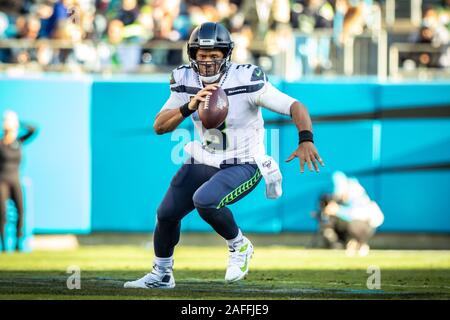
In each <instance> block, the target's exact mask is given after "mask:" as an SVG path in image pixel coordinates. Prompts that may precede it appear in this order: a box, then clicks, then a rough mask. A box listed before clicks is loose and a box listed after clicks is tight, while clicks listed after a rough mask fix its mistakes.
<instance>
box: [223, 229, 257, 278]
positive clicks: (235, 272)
mask: <svg viewBox="0 0 450 320" xmlns="http://www.w3.org/2000/svg"><path fill="white" fill-rule="evenodd" d="M243 238H244V240H243V241H242V243H241V244H239V245H238V246H236V247H235V248H233V249H232V250H233V251H232V250H230V255H229V261H228V268H227V272H226V273H225V281H227V282H235V281H239V280H241V279H243V278H244V277H245V276H246V275H247V273H248V265H249V262H250V258H251V257H252V255H253V245H252V243H251V242H250V240H248V239H247V238H246V237H243Z"/></svg>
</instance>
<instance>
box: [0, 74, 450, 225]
mask: <svg viewBox="0 0 450 320" xmlns="http://www.w3.org/2000/svg"><path fill="white" fill-rule="evenodd" d="M271 81H272V82H274V83H275V84H276V85H277V86H278V87H279V88H280V89H282V90H283V91H284V92H286V93H287V94H289V95H292V96H293V97H295V98H297V99H299V100H300V101H302V102H303V103H305V105H306V106H307V107H308V109H309V111H310V113H311V115H312V116H313V117H314V118H315V119H318V121H316V122H315V123H314V132H315V140H316V145H317V147H318V149H319V151H320V153H321V155H322V157H323V158H324V160H325V163H326V166H325V167H324V168H321V172H320V174H317V173H311V172H309V170H305V173H304V174H300V173H299V171H300V169H299V163H298V161H292V162H291V163H285V162H284V160H285V159H286V158H287V157H288V156H289V154H290V153H291V152H292V151H293V150H294V149H295V147H296V143H297V133H296V128H295V127H294V126H293V125H292V124H289V123H288V121H289V118H288V117H284V116H281V115H278V114H275V113H272V112H269V111H266V110H264V111H263V114H264V118H265V121H266V129H276V130H273V131H272V130H268V136H267V140H268V144H269V146H270V148H269V150H270V149H271V147H272V145H271V142H270V139H271V138H273V137H272V136H271V135H272V134H273V135H279V138H280V145H279V159H278V160H279V163H280V166H281V169H282V172H283V178H284V179H283V191H284V194H283V196H282V197H281V198H280V199H277V200H267V199H265V196H264V188H265V186H264V183H263V182H261V183H260V184H259V186H258V187H257V188H256V190H255V191H253V192H252V193H251V194H250V195H248V196H247V197H246V198H244V199H243V200H241V201H239V202H238V203H236V204H234V205H232V206H231V209H232V211H233V212H234V214H235V216H236V219H237V221H238V223H239V225H240V226H241V227H242V228H243V229H244V230H245V231H247V232H282V231H313V230H315V228H316V222H315V221H314V220H313V219H312V218H311V216H310V212H311V211H313V210H314V209H316V206H317V200H318V197H319V195H320V194H321V193H322V192H326V191H329V190H330V189H331V184H330V183H331V174H332V173H333V171H334V170H343V171H345V172H348V173H351V174H355V175H356V177H358V178H359V179H360V180H361V182H362V184H363V185H364V186H365V187H366V189H367V191H368V193H369V195H370V196H371V197H372V198H373V199H375V200H376V201H377V202H378V203H379V205H380V207H381V208H382V210H383V212H384V214H385V223H384V224H383V225H382V227H381V228H380V231H404V232H409V231H425V232H450V218H449V217H448V215H447V213H446V211H445V208H448V207H449V206H450V199H449V198H448V196H446V193H448V190H449V189H450V188H449V187H450V179H449V174H450V170H449V169H448V164H449V163H450V148H449V146H450V144H449V142H450V119H449V118H448V117H442V116H436V117H434V116H427V117H426V118H421V117H418V116H415V118H414V119H412V118H410V117H409V116H405V118H402V116H401V115H400V116H395V117H393V118H389V117H388V118H383V117H381V118H379V119H378V118H376V119H375V118H373V117H372V116H370V115H371V114H372V115H374V117H375V115H379V114H380V112H381V113H382V112H384V111H387V112H390V111H392V110H396V109H399V110H400V109H405V108H425V109H426V108H429V110H430V112H432V109H433V108H434V107H439V106H443V105H446V106H449V105H450V83H446V82H442V83H414V82H411V83H406V84H404V83H402V84H390V83H377V82H376V81H373V80H371V79H368V80H367V79H351V80H343V81H340V80H339V81H327V80H323V79H321V80H320V81H317V80H312V81H308V82H306V81H305V82H295V83H291V82H284V81H280V80H279V79H271ZM169 93H170V92H169V86H168V81H167V77H166V76H164V77H160V76H156V77H137V78H136V77H133V78H127V77H119V78H111V79H102V78H95V77H94V78H86V79H78V80H77V79H73V78H65V77H63V78H60V77H56V76H55V77H51V76H50V77H45V78H43V79H16V80H11V79H6V78H0V96H1V103H0V110H1V111H3V110H4V109H6V108H9V109H13V110H16V111H17V112H18V113H19V115H20V116H21V117H22V118H23V119H24V120H29V121H32V122H33V123H35V124H37V125H38V126H39V129H40V131H39V134H38V136H37V137H36V138H35V141H33V142H32V143H30V144H29V146H26V147H25V148H24V154H25V161H24V165H23V173H24V174H26V175H27V176H29V177H30V178H31V179H32V180H33V183H34V189H35V204H34V212H35V223H34V228H35V229H34V230H35V231H36V232H79V233H85V232H90V231H130V232H132V231H152V230H153V228H154V225H155V215H156V209H157V207H158V205H159V203H160V201H161V199H162V197H163V196H164V193H165V191H166V189H167V187H168V186H169V183H170V180H171V178H172V176H173V175H174V173H175V172H176V171H177V169H178V167H179V164H174V163H172V162H171V160H170V159H171V158H170V157H171V152H173V147H175V146H177V145H178V146H180V145H179V143H180V140H179V139H180V137H179V136H178V137H177V136H172V135H171V134H166V135H162V136H157V135H156V134H155V133H154V132H153V130H152V123H153V119H154V117H155V115H156V114H157V113H158V112H159V110H160V108H161V106H162V104H163V103H164V101H165V100H166V99H167V97H168V96H169ZM400 111H401V110H400ZM402 112H403V111H402ZM425 113H426V110H425ZM361 115H362V116H361ZM327 117H328V118H327ZM333 117H334V118H333ZM347 117H348V118H347ZM182 127H183V128H185V129H188V130H191V131H192V124H191V121H190V120H189V121H185V122H184V123H183V124H182ZM189 138H190V139H192V138H194V135H193V133H190V134H189ZM185 142H187V141H185ZM273 148H274V149H273V150H276V146H273ZM273 150H272V151H273ZM443 164H444V166H442V165H443ZM445 164H447V166H445ZM446 168H447V169H446ZM182 230H184V231H210V230H212V229H211V228H210V227H209V226H208V225H207V224H206V223H205V222H203V221H202V220H201V218H200V217H199V215H198V214H197V212H192V213H191V214H190V215H188V216H187V217H186V218H185V219H184V220H183V223H182Z"/></svg>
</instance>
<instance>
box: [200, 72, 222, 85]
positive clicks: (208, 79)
mask: <svg viewBox="0 0 450 320" xmlns="http://www.w3.org/2000/svg"><path fill="white" fill-rule="evenodd" d="M221 75H222V73H218V74H215V75H213V76H209V77H204V76H201V75H199V78H200V80H201V81H202V82H205V83H214V82H216V81H217V80H219V78H220V76H221Z"/></svg>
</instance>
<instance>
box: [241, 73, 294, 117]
mask: <svg viewBox="0 0 450 320" xmlns="http://www.w3.org/2000/svg"><path fill="white" fill-rule="evenodd" d="M250 83H251V84H252V85H253V86H256V89H257V90H255V91H254V92H252V93H251V94H249V99H250V102H251V103H252V104H253V105H256V106H260V107H263V108H267V109H269V110H271V111H274V112H277V113H280V114H284V115H288V116H290V114H291V105H292V103H294V102H295V101H296V100H295V99H294V98H292V97H290V96H288V95H287V94H285V93H283V92H281V91H280V90H278V89H277V88H275V87H274V86H273V85H272V84H271V83H270V82H269V81H268V78H267V76H266V75H265V73H264V72H263V71H262V70H261V68H259V67H256V66H255V67H254V68H253V71H252V74H251V76H250Z"/></svg>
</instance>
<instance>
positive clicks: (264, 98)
mask: <svg viewBox="0 0 450 320" xmlns="http://www.w3.org/2000/svg"><path fill="white" fill-rule="evenodd" d="M255 103H256V104H257V105H260V106H262V107H265V108H267V109H269V110H272V111H274V112H277V113H280V114H284V115H289V116H291V118H292V120H293V121H294V123H295V125H296V127H297V129H298V132H299V145H298V147H297V149H296V150H295V151H294V152H293V153H292V154H291V155H290V156H289V158H288V159H287V160H286V162H289V161H291V160H292V159H294V158H296V157H297V158H299V160H300V172H302V173H303V172H304V166H305V163H306V164H307V165H308V168H309V170H310V171H313V166H314V168H315V169H316V171H317V172H319V167H318V165H317V163H316V160H317V161H318V162H319V163H320V164H321V165H322V166H323V165H324V163H323V161H322V159H321V158H320V155H319V153H318V152H317V149H316V147H315V146H314V141H313V133H312V122H311V117H310V116H309V113H308V110H307V109H306V107H305V106H304V105H303V104H302V103H300V102H299V101H297V100H295V99H294V98H292V97H290V96H288V95H287V94H285V93H283V92H281V91H280V90H278V89H277V88H275V87H274V86H273V85H272V84H271V83H270V82H266V83H265V85H264V88H263V89H261V92H260V93H258V94H257V96H256V101H255Z"/></svg>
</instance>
